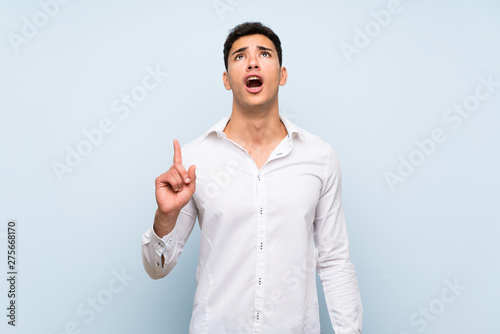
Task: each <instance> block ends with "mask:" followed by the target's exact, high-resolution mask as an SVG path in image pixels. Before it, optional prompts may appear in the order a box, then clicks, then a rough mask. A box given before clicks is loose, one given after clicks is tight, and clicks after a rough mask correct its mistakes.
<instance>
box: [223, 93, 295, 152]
mask: <svg viewBox="0 0 500 334" xmlns="http://www.w3.org/2000/svg"><path fill="white" fill-rule="evenodd" d="M224 133H225V134H226V136H227V137H228V138H229V139H231V140H234V141H236V142H238V143H241V144H243V145H249V146H265V145H270V144H273V143H275V142H276V141H277V140H282V139H283V137H284V136H286V134H287V131H286V127H285V125H284V124H283V123H282V122H281V120H280V118H279V108H278V101H277V99H276V102H275V103H273V105H271V106H270V107H269V108H266V107H257V108H251V109H250V108H244V107H242V106H240V105H237V104H236V103H235V102H234V101H233V111H232V113H231V119H230V120H229V122H228V123H227V125H226V127H225V129H224Z"/></svg>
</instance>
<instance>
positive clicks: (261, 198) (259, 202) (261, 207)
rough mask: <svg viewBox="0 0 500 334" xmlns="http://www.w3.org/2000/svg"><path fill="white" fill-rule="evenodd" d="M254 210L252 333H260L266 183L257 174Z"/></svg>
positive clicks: (262, 298)
mask: <svg viewBox="0 0 500 334" xmlns="http://www.w3.org/2000/svg"><path fill="white" fill-rule="evenodd" d="M255 183H256V196H257V199H256V209H257V258H256V276H255V302H254V309H255V312H256V313H255V319H254V326H253V333H254V334H256V333H260V332H261V323H262V320H261V319H262V310H263V305H264V280H265V265H266V252H265V250H264V243H265V241H266V205H267V196H266V193H267V191H266V182H265V176H263V175H262V174H261V172H258V173H257V175H256V182H255Z"/></svg>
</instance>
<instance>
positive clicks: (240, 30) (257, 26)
mask: <svg viewBox="0 0 500 334" xmlns="http://www.w3.org/2000/svg"><path fill="white" fill-rule="evenodd" d="M255 34H260V35H264V36H266V37H267V38H269V39H270V40H271V42H273V44H274V47H275V48H276V51H277V52H278V59H279V62H280V66H281V63H282V62H283V59H282V56H281V53H282V51H281V42H280V39H279V37H278V36H277V35H276V34H275V33H274V31H272V30H271V28H269V27H266V26H265V25H263V24H262V23H260V22H244V23H241V24H238V25H237V26H236V27H234V28H233V30H231V32H230V33H229V35H228V36H227V38H226V42H225V43H224V65H225V66H226V71H227V63H228V59H229V51H230V50H231V48H232V47H233V44H234V42H235V41H236V40H237V39H238V38H240V37H243V36H247V35H255Z"/></svg>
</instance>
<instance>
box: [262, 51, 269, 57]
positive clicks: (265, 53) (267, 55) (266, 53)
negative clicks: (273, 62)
mask: <svg viewBox="0 0 500 334" xmlns="http://www.w3.org/2000/svg"><path fill="white" fill-rule="evenodd" d="M262 54H263V55H266V57H271V54H270V53H269V52H267V51H264V52H262Z"/></svg>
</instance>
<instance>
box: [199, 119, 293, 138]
mask: <svg viewBox="0 0 500 334" xmlns="http://www.w3.org/2000/svg"><path fill="white" fill-rule="evenodd" d="M279 116H280V119H281V121H282V122H283V124H284V125H285V128H286V131H287V132H288V137H293V134H294V133H298V134H303V130H302V129H301V128H299V127H298V126H296V125H295V124H293V123H292V122H290V121H289V120H288V119H287V118H286V117H285V116H283V115H282V114H279ZM230 119H231V114H227V115H226V116H224V118H222V119H221V120H219V121H218V122H217V123H215V124H214V125H213V126H212V127H211V128H210V129H208V131H207V132H205V136H208V135H209V134H211V133H215V134H216V135H217V136H219V137H222V136H225V133H224V128H225V127H226V125H227V122H229V120H230Z"/></svg>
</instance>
